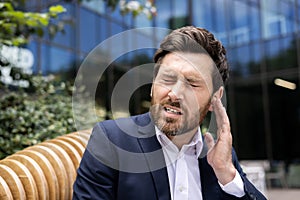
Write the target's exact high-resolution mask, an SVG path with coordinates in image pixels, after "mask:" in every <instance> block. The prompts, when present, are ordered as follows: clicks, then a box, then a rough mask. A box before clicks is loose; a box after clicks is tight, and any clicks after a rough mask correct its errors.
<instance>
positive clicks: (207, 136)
mask: <svg viewBox="0 0 300 200" xmlns="http://www.w3.org/2000/svg"><path fill="white" fill-rule="evenodd" d="M204 139H205V142H206V145H207V147H208V149H211V148H213V146H214V145H215V141H214V138H213V136H212V135H211V134H210V133H209V132H206V133H205V135H204Z"/></svg>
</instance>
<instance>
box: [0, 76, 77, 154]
mask: <svg viewBox="0 0 300 200" xmlns="http://www.w3.org/2000/svg"><path fill="white" fill-rule="evenodd" d="M29 82H30V87H29V88H26V89H20V88H18V89H16V88H15V89H14V90H11V89H8V88H6V89H2V90H0V94H1V93H3V94H1V97H0V121H1V123H0V159H1V158H3V157H5V156H7V155H10V154H12V153H14V152H16V151H18V150H21V149H23V148H25V147H28V146H31V145H34V144H36V143H39V142H41V141H44V140H46V139H50V138H54V137H57V136H58V135H63V134H66V133H69V132H72V131H75V125H74V122H73V116H72V86H71V85H70V84H67V83H64V82H56V81H54V79H45V78H44V77H42V76H32V77H31V79H30V80H29ZM2 87H3V86H2ZM0 89H1V88H0Z"/></svg>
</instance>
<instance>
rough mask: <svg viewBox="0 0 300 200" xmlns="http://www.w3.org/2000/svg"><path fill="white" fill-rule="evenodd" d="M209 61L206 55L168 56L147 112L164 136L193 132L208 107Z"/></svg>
mask: <svg viewBox="0 0 300 200" xmlns="http://www.w3.org/2000/svg"><path fill="white" fill-rule="evenodd" d="M213 66H214V64H213V61H212V59H211V58H210V57H209V56H208V55H205V54H196V53H177V52H174V53H169V54H167V55H166V56H165V57H164V58H163V60H162V63H161V66H160V68H159V71H158V74H157V76H156V77H155V79H154V82H153V85H152V106H151V108H150V112H151V114H152V117H153V119H154V121H155V124H156V126H157V127H158V128H159V129H160V130H161V131H162V132H163V133H165V134H166V135H168V136H175V135H179V134H183V133H188V132H191V131H196V129H197V128H198V126H199V124H200V123H201V122H202V121H203V119H204V117H205V115H206V114H207V112H208V110H209V108H210V100H211V96H212V89H213V86H212V77H211V74H212V70H213Z"/></svg>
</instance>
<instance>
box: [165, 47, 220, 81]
mask: <svg viewBox="0 0 300 200" xmlns="http://www.w3.org/2000/svg"><path fill="white" fill-rule="evenodd" d="M214 68H215V65H214V62H213V60H212V59H211V57H210V56H209V55H208V54H204V53H182V52H172V53H168V54H167V55H166V56H165V57H164V58H163V59H162V63H161V69H162V71H165V70H169V71H170V72H179V73H181V74H191V75H193V76H200V77H207V78H208V77H210V78H211V75H212V72H213V70H214Z"/></svg>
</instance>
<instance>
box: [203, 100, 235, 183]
mask: <svg viewBox="0 0 300 200" xmlns="http://www.w3.org/2000/svg"><path fill="white" fill-rule="evenodd" d="M211 103H212V106H213V111H214V112H215V115H216V121H217V126H218V130H217V136H218V139H217V141H216V142H215V141H214V139H213V137H212V135H211V134H210V133H206V134H205V141H206V144H207V146H208V153H207V161H208V163H209V164H210V165H211V167H212V168H213V169H214V172H215V174H216V176H217V178H218V180H219V182H220V183H221V184H222V185H225V184H227V183H229V182H230V181H232V180H233V179H234V177H235V174H236V169H235V167H234V166H233V163H232V154H231V151H232V135H231V132H230V122H229V119H228V116H227V113H226V110H225V108H224V106H223V105H222V103H221V100H220V99H219V98H217V97H213V100H212V102H211Z"/></svg>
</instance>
